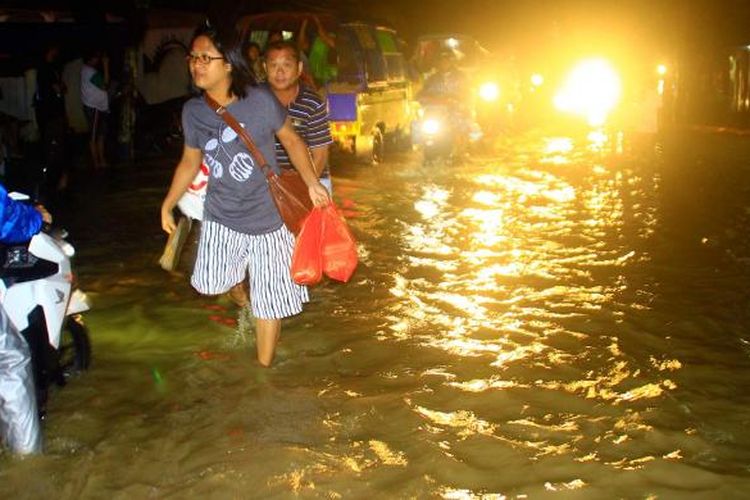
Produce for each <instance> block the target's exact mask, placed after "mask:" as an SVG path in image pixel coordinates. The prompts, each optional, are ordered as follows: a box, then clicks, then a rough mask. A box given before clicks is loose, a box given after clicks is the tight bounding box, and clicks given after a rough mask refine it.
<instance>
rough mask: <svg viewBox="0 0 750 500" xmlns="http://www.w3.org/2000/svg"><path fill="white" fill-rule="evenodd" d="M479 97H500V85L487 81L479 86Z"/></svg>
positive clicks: (491, 99) (490, 99)
mask: <svg viewBox="0 0 750 500" xmlns="http://www.w3.org/2000/svg"><path fill="white" fill-rule="evenodd" d="M479 97H481V98H482V99H484V100H485V101H488V102H492V101H496V100H497V98H498V97H500V87H498V86H497V84H496V83H495V82H485V83H483V84H482V85H481V86H480V87H479Z"/></svg>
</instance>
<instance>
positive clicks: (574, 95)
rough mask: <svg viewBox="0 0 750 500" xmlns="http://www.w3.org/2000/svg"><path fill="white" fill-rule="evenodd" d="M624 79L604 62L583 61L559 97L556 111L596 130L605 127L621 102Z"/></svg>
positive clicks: (595, 60) (557, 96)
mask: <svg viewBox="0 0 750 500" xmlns="http://www.w3.org/2000/svg"><path fill="white" fill-rule="evenodd" d="M620 92H621V83H620V76H619V75H618V74H617V72H616V71H615V70H614V69H613V68H612V66H611V65H610V64H609V63H608V62H607V61H605V60H602V59H590V60H586V61H582V62H581V63H580V64H579V65H578V66H576V67H575V68H574V69H573V71H572V72H571V73H570V75H569V76H568V79H567V81H566V82H565V84H564V86H563V88H562V89H561V90H560V92H559V93H558V94H557V95H556V96H555V100H554V103H555V107H557V109H559V110H561V111H566V112H569V113H574V114H578V115H581V116H584V117H586V118H587V119H588V121H589V124H590V125H592V126H600V125H602V124H604V122H605V120H606V118H607V115H608V114H609V113H610V112H611V111H612V109H613V108H614V107H615V106H616V105H617V103H618V101H619V100H620Z"/></svg>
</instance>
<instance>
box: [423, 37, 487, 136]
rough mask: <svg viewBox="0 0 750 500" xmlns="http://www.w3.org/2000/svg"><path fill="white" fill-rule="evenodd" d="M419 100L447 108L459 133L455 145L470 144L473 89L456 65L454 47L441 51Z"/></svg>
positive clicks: (425, 104) (472, 122) (472, 120)
mask: <svg viewBox="0 0 750 500" xmlns="http://www.w3.org/2000/svg"><path fill="white" fill-rule="evenodd" d="M417 100H418V101H419V103H420V104H421V105H422V106H430V105H432V104H436V105H442V106H445V107H447V108H448V109H449V111H450V114H451V117H452V120H451V121H452V123H453V126H454V130H455V132H456V133H455V134H454V135H455V137H454V140H455V141H456V144H458V145H459V146H464V145H465V144H466V143H468V139H469V134H470V132H471V131H472V128H473V127H474V125H473V124H474V118H473V115H474V109H473V100H472V99H471V88H470V86H469V81H468V78H467V77H466V75H465V74H464V72H463V71H461V70H460V69H459V68H458V67H457V65H456V57H455V54H454V53H453V51H452V50H450V49H447V48H446V49H444V50H442V51H441V52H440V53H439V54H438V59H437V62H436V64H435V71H434V72H433V73H432V74H431V75H430V76H428V77H427V79H426V80H425V82H424V84H423V86H422V89H421V90H420V91H419V94H418V95H417ZM459 149H463V148H461V147H460V148H459Z"/></svg>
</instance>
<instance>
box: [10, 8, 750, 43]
mask: <svg viewBox="0 0 750 500" xmlns="http://www.w3.org/2000/svg"><path fill="white" fill-rule="evenodd" d="M137 4H140V5H148V6H150V7H169V8H177V9H186V8H187V9H191V10H194V11H198V12H206V11H207V10H208V11H212V12H213V13H218V14H220V15H222V16H223V17H225V18H226V17H232V16H237V15H239V14H241V13H247V12H253V11H255V12H258V11H268V10H281V9H290V10H295V9H296V10H303V9H304V10H311V9H315V10H325V11H333V12H336V13H343V14H344V15H349V16H352V17H354V16H358V17H361V16H362V15H363V13H366V14H369V15H371V16H373V17H377V18H381V19H384V20H386V21H387V22H389V24H392V25H393V26H394V27H395V28H396V29H398V30H399V31H400V32H402V34H403V35H404V36H405V37H406V38H407V39H409V38H413V37H415V36H417V35H419V34H420V33H425V32H435V31H462V32H469V33H472V34H475V35H476V36H478V37H479V39H480V40H481V41H482V42H483V43H484V44H485V45H487V46H489V47H491V48H501V47H504V46H512V47H513V48H514V49H516V50H521V49H533V48H540V47H544V46H548V45H556V44H561V43H563V44H564V43H571V44H579V45H580V44H583V45H585V44H590V45H602V44H605V45H606V43H607V41H612V43H615V44H620V45H631V46H632V45H634V46H638V45H644V46H652V47H656V48H657V49H659V50H661V48H662V47H664V46H668V47H671V48H672V49H674V48H676V47H684V46H688V47H692V46H702V45H712V44H724V45H731V44H739V43H747V42H748V41H750V0H689V1H688V0H598V1H595V0H514V1H511V0H450V1H449V0H377V1H368V2H358V1H355V0H212V1H206V0H201V1H198V0H109V1H107V2H93V1H84V0H73V1H67V2H66V1H60V0H47V1H43V0H42V1H37V0H26V1H19V0H5V1H4V2H3V5H4V6H17V7H24V8H29V7H32V8H33V7H37V8H41V7H44V6H50V7H57V8H63V9H66V8H67V9H71V10H73V11H74V12H77V13H79V15H82V16H89V15H91V11H92V8H99V9H104V8H109V9H112V10H120V11H128V10H132V8H133V6H134V5H137Z"/></svg>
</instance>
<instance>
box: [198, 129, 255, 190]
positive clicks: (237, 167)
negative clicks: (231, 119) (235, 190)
mask: <svg viewBox="0 0 750 500" xmlns="http://www.w3.org/2000/svg"><path fill="white" fill-rule="evenodd" d="M240 125H241V126H242V128H245V124H244V123H241V124H240ZM218 135H219V139H216V138H213V139H209V140H208V141H207V142H206V144H205V146H204V147H203V151H205V153H204V155H203V162H204V163H205V164H206V165H208V166H209V167H210V168H211V175H212V176H213V177H214V178H216V179H221V178H222V177H223V176H224V166H225V165H229V175H230V176H231V177H232V179H234V180H236V181H237V182H245V181H247V180H248V179H249V178H250V176H251V175H252V174H253V168H254V167H255V161H253V157H252V156H251V155H250V154H248V153H247V152H245V151H238V152H237V153H234V155H233V154H232V153H231V152H230V151H229V149H230V148H229V147H228V146H227V145H229V144H231V143H232V142H234V141H235V140H236V139H237V132H235V131H234V130H233V129H232V127H229V126H227V125H221V126H220V129H219V134H218ZM235 148H236V146H235V147H233V148H231V149H235Z"/></svg>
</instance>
